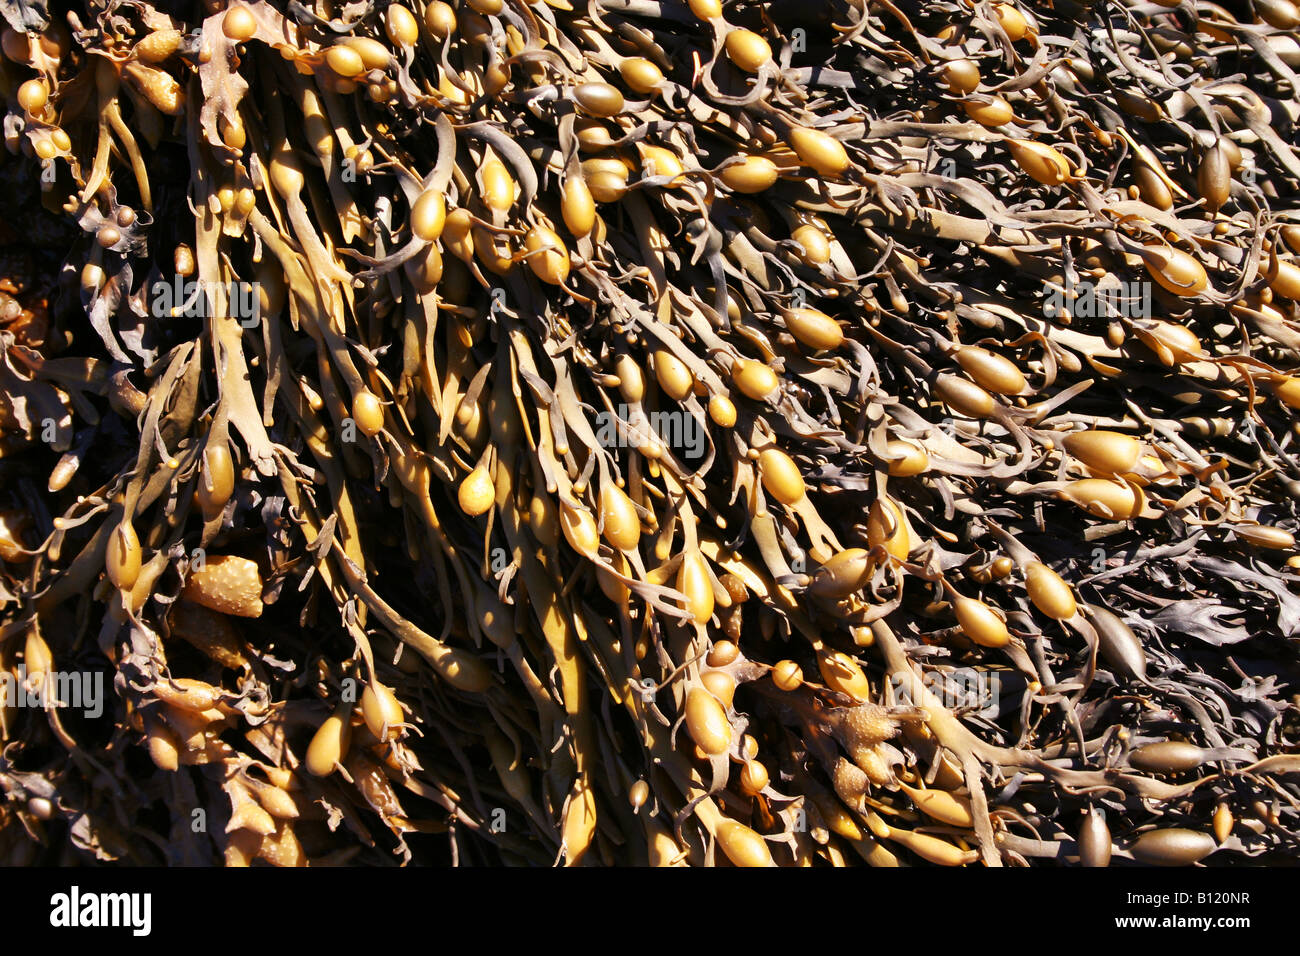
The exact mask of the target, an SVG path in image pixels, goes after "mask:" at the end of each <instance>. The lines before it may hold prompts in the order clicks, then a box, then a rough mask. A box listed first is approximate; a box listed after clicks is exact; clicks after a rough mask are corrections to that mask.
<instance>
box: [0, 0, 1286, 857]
mask: <svg viewBox="0 0 1300 956" xmlns="http://www.w3.org/2000/svg"><path fill="white" fill-rule="evenodd" d="M4 13H5V16H6V18H7V19H8V22H9V27H8V29H7V30H6V31H5V32H4V35H3V52H4V54H5V58H6V59H5V63H4V70H3V82H4V90H5V92H6V94H7V101H8V114H7V116H6V121H5V137H6V140H5V141H6V145H7V146H8V148H9V150H10V152H11V153H14V154H21V157H25V158H18V159H14V160H11V165H17V166H19V167H21V168H22V169H23V170H25V172H24V175H25V176H26V177H27V180H26V181H27V182H28V184H29V185H28V190H29V193H28V194H27V195H28V198H27V200H26V201H28V202H30V203H35V202H37V201H38V199H39V201H40V202H41V203H42V204H43V206H44V208H45V209H46V210H49V211H51V212H54V213H57V214H59V215H60V216H62V217H63V219H64V221H65V222H67V223H73V224H75V225H76V226H77V227H79V228H78V229H76V230H75V235H76V237H77V238H76V239H75V241H74V243H73V245H72V249H71V251H70V252H69V254H68V255H67V257H66V260H65V261H64V262H63V265H62V269H61V271H60V272H59V273H58V275H57V277H54V278H52V279H51V283H50V288H49V289H48V290H47V291H48V293H49V296H48V299H42V300H41V302H40V303H35V302H32V303H26V302H23V301H22V300H21V299H20V298H15V296H14V293H16V292H20V291H23V290H22V289H19V288H18V287H15V288H14V289H12V290H11V289H5V290H4V293H3V296H0V313H2V314H0V342H3V346H4V363H3V365H2V366H0V367H2V368H3V376H4V383H3V384H4V395H3V399H0V431H2V435H0V449H2V450H0V454H2V456H3V457H0V474H2V475H3V482H2V485H0V495H3V499H4V500H3V501H0V508H2V509H3V511H2V515H3V521H2V522H0V531H2V532H3V534H2V535H0V559H3V578H2V584H3V591H2V592H0V598H2V599H3V602H4V603H3V611H2V614H3V617H2V620H3V629H2V630H0V641H2V643H0V665H2V666H3V669H4V670H5V672H7V673H8V674H10V675H12V678H13V682H20V681H21V682H26V683H27V684H28V685H29V686H37V685H39V684H40V683H41V678H42V677H44V676H47V675H55V674H67V673H75V674H80V675H83V676H85V677H86V678H87V679H89V678H91V677H94V678H96V679H102V680H103V683H104V685H105V689H106V693H105V700H104V707H103V713H102V715H99V716H98V717H91V716H89V713H88V712H87V713H82V712H78V711H77V710H76V709H75V708H72V707H61V706H58V703H59V701H56V700H54V699H52V698H50V697H48V696H47V697H46V698H45V699H44V701H43V704H42V705H41V706H27V707H20V706H14V705H12V698H11V699H10V702H11V706H8V707H6V708H5V710H4V714H3V717H4V723H3V733H4V746H3V757H0V783H2V784H3V788H4V793H5V796H6V800H5V802H4V803H3V804H0V856H2V857H3V858H4V859H5V860H6V862H21V861H27V860H32V859H43V860H47V861H68V862H73V861H95V860H101V861H115V860H116V861H126V862H134V863H163V862H167V863H212V862H220V861H224V862H225V863H227V864H230V865H242V864H249V863H254V862H257V863H263V862H264V863H270V864H274V865H295V864H298V865H301V864H306V863H308V862H310V863H311V864H313V865H322V864H337V863H345V862H350V863H364V864H380V865H382V864H385V863H392V862H409V861H415V862H432V863H445V862H453V863H473V864H500V863H506V864H530V865H547V864H551V863H554V862H563V863H565V864H570V865H572V864H594V863H606V864H611V863H634V864H646V863H653V864H657V865H685V864H691V865H709V864H719V865H770V864H773V863H775V864H778V865H821V864H832V865H847V864H860V863H864V862H865V863H866V864H869V865H873V866H896V865H918V864H920V865H924V864H939V865H980V864H982V865H986V866H998V865H1018V866H1025V865H1058V864H1075V863H1082V864H1084V865H1093V866H1095V865H1106V864H1107V863H1108V862H1115V863H1123V864H1131V863H1133V862H1138V863H1155V864H1191V863H1196V862H1199V861H1200V860H1202V859H1205V860H1207V863H1208V864H1210V865H1239V864H1249V863H1260V862H1270V861H1283V860H1288V859H1294V858H1295V856H1296V854H1297V852H1298V851H1300V813H1298V811H1300V751H1297V743H1298V740H1300V737H1298V735H1300V726H1297V708H1296V702H1295V701H1296V698H1294V697H1293V696H1291V695H1294V694H1295V693H1296V690H1297V688H1296V680H1297V676H1298V672H1300V668H1298V667H1297V653H1296V651H1297V637H1298V636H1300V598H1298V597H1297V595H1296V593H1295V586H1296V584H1297V583H1300V577H1297V570H1298V569H1300V552H1297V550H1296V548H1295V537H1294V533H1295V529H1296V527H1297V514H1296V504H1295V499H1296V497H1297V492H1298V491H1300V460H1297V458H1296V457H1295V443H1296V441H1297V440H1298V439H1300V420H1298V419H1297V417H1296V409H1298V408H1300V377H1297V376H1300V313H1298V312H1297V301H1298V300H1300V258H1298V257H1297V254H1300V215H1298V214H1297V210H1296V204H1295V197H1296V194H1297V184H1298V183H1300V154H1298V153H1297V150H1296V149H1295V147H1294V146H1293V145H1292V143H1294V142H1295V132H1294V123H1295V121H1296V119H1297V118H1298V117H1300V96H1298V92H1297V91H1298V89H1300V87H1298V85H1297V84H1298V81H1297V76H1296V73H1295V70H1296V69H1300V42H1297V37H1296V33H1295V29H1296V27H1297V25H1298V24H1300V12H1297V8H1296V6H1295V4H1294V3H1293V2H1292V0H1254V2H1249V3H1244V4H1236V5H1226V6H1220V5H1218V4H1216V3H1210V2H1205V0H1184V2H1182V3H1172V2H1161V3H1159V4H1152V3H1121V2H1113V0H1096V2H1084V0H1052V2H1050V3H1044V4H1041V5H1034V6H1032V7H1031V6H1030V5H1027V4H1019V3H1014V2H1006V3H990V2H987V0H977V2H966V0H963V2H948V0H910V2H908V0H892V2H891V0H875V2H871V0H828V2H825V3H798V2H793V0H775V2H772V3H754V2H746V0H739V2H729V3H726V4H725V5H724V4H722V3H721V2H720V0H689V3H687V2H680V0H586V2H584V0H544V2H543V0H538V2H533V3H526V2H524V0H464V2H463V3H460V4H458V5H455V6H452V5H449V4H448V3H445V2H442V0H430V2H428V3H425V4H420V3H410V2H409V0H408V2H407V3H406V4H405V5H403V4H398V3H390V4H385V3H383V2H373V0H360V2H354V3H346V4H341V5H334V4H329V3H325V2H323V0H318V2H316V3H315V4H311V5H309V4H305V3H302V2H298V0H293V2H290V3H287V4H285V3H278V2H271V0H260V2H243V0H241V2H237V3H233V4H230V5H228V6H227V5H224V4H223V3H220V2H215V0H208V2H206V3H205V5H203V7H202V9H200V7H199V5H198V4H193V3H179V2H177V3H165V2H157V3H152V4H151V3H148V2H145V0H108V2H90V3H87V2H84V0H75V2H73V3H71V4H70V5H59V4H56V5H54V6H51V7H50V8H49V9H45V8H43V7H42V6H41V5H39V4H33V3H30V2H29V3H25V4H19V5H11V4H6V5H5V6H4ZM37 190H39V193H37V192H36V191H37ZM16 231H17V233H18V235H17V236H15V239H17V238H18V236H21V229H18V230H16ZM24 317H25V318H24ZM92 683H93V682H92ZM64 686H65V687H70V686H71V685H70V684H67V685H64ZM63 703H68V702H67V701H66V700H65V701H63Z"/></svg>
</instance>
